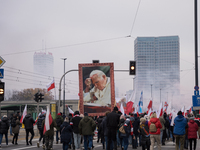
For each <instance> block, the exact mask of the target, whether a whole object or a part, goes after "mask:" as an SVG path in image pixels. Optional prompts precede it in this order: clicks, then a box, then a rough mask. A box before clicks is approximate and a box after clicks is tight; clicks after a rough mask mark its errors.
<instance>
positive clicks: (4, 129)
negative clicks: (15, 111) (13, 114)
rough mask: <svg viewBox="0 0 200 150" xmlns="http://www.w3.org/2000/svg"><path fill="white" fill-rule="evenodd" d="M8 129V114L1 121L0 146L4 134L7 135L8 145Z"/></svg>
mask: <svg viewBox="0 0 200 150" xmlns="http://www.w3.org/2000/svg"><path fill="white" fill-rule="evenodd" d="M8 129H9V119H8V117H7V116H6V115H4V116H3V118H2V119H1V121H0V147H1V142H2V138H3V135H5V139H6V145H8Z"/></svg>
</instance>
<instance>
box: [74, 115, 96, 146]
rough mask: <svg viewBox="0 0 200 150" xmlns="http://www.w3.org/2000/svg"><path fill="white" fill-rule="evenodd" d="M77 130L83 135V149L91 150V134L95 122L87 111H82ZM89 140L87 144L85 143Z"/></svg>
mask: <svg viewBox="0 0 200 150" xmlns="http://www.w3.org/2000/svg"><path fill="white" fill-rule="evenodd" d="M78 128H79V131H80V134H81V135H83V137H84V148H85V150H88V149H89V150H91V148H92V144H93V134H94V130H95V128H96V123H95V122H94V120H93V119H92V118H90V117H89V116H88V113H87V112H85V113H84V117H83V118H82V119H81V121H80V123H79V126H78ZM87 140H88V141H89V144H88V143H87Z"/></svg>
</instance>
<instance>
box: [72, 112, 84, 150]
mask: <svg viewBox="0 0 200 150" xmlns="http://www.w3.org/2000/svg"><path fill="white" fill-rule="evenodd" d="M79 115H80V113H79V111H75V112H74V117H73V118H72V119H71V121H70V125H71V126H72V128H73V138H74V145H75V149H80V145H81V135H80V132H79V128H78V125H79V123H80V121H81V119H82V118H81V117H80V116H79Z"/></svg>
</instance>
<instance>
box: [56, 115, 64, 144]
mask: <svg viewBox="0 0 200 150" xmlns="http://www.w3.org/2000/svg"><path fill="white" fill-rule="evenodd" d="M55 122H56V124H57V126H56V129H57V130H56V144H58V140H59V136H58V133H60V126H61V124H63V117H62V114H61V113H58V114H57V115H56V119H55Z"/></svg>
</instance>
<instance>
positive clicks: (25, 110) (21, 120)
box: [20, 104, 27, 123]
mask: <svg viewBox="0 0 200 150" xmlns="http://www.w3.org/2000/svg"><path fill="white" fill-rule="evenodd" d="M26 115H27V104H26V106H25V108H24V111H23V114H22V117H21V119H20V123H23V120H24V118H25V116H26Z"/></svg>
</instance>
